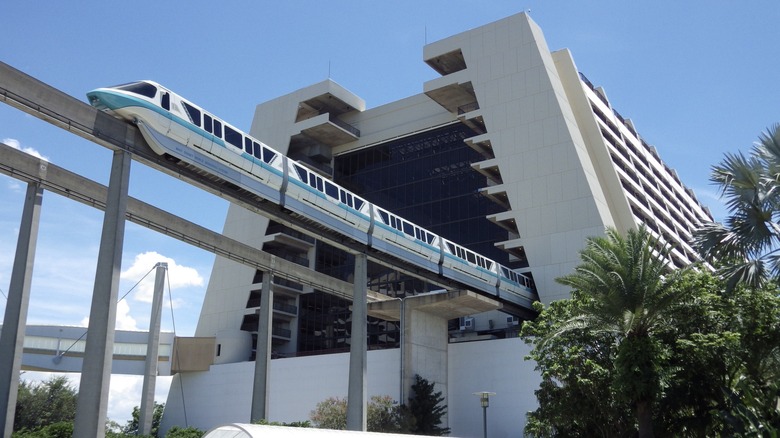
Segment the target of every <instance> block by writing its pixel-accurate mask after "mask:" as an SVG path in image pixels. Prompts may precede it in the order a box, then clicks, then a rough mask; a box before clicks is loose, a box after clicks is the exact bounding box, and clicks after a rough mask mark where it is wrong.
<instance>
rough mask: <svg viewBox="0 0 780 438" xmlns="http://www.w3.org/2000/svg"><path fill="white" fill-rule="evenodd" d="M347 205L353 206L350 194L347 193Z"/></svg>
mask: <svg viewBox="0 0 780 438" xmlns="http://www.w3.org/2000/svg"><path fill="white" fill-rule="evenodd" d="M347 205H349V206H350V207H353V206H354V205H355V204H354V203H353V198H352V193H347Z"/></svg>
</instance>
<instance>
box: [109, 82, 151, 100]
mask: <svg viewBox="0 0 780 438" xmlns="http://www.w3.org/2000/svg"><path fill="white" fill-rule="evenodd" d="M112 88H116V89H117V90H125V91H129V92H131V93H135V94H140V95H141V96H146V97H148V98H150V99H151V98H153V97H154V96H155V95H156V94H157V87H155V86H154V85H152V84H149V83H147V82H133V83H132V84H124V85H117V86H116V87H112Z"/></svg>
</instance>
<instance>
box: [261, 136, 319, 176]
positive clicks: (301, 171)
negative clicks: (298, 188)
mask: <svg viewBox="0 0 780 438" xmlns="http://www.w3.org/2000/svg"><path fill="white" fill-rule="evenodd" d="M255 144H257V143H255ZM255 151H257V149H255ZM293 169H295V171H296V172H297V173H298V179H299V180H301V181H303V182H306V180H307V179H308V178H309V172H308V171H307V170H306V169H304V168H303V167H301V166H299V165H297V164H295V163H293Z"/></svg>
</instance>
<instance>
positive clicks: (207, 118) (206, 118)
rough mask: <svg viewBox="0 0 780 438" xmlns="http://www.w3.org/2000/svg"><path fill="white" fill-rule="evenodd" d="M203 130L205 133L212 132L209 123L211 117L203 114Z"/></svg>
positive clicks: (212, 128)
mask: <svg viewBox="0 0 780 438" xmlns="http://www.w3.org/2000/svg"><path fill="white" fill-rule="evenodd" d="M203 129H205V130H206V132H209V133H211V132H212V131H213V130H214V127H213V126H212V123H211V116H210V115H208V114H203Z"/></svg>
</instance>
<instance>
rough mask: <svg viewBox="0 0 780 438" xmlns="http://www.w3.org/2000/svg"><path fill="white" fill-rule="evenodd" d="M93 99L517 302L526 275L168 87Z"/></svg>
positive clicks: (219, 166)
mask: <svg viewBox="0 0 780 438" xmlns="http://www.w3.org/2000/svg"><path fill="white" fill-rule="evenodd" d="M87 98H88V99H89V102H90V104H91V105H92V106H94V107H95V108H97V109H99V110H102V111H105V112H107V113H109V114H111V115H113V116H115V117H118V118H121V119H124V120H127V121H129V122H132V123H135V124H136V125H137V126H138V128H139V130H140V131H141V134H142V135H143V136H144V138H145V139H146V141H147V143H149V146H150V147H151V148H152V149H153V150H154V151H155V152H156V153H158V154H160V155H165V154H167V155H170V156H173V157H175V158H177V159H180V160H184V161H185V162H187V163H189V164H192V165H195V166H197V167H199V168H201V169H202V170H204V171H206V172H209V173H211V174H213V175H215V176H218V177H219V178H221V179H223V180H225V181H228V182H230V183H232V184H235V185H237V186H239V187H241V188H243V189H245V190H249V191H251V192H253V193H255V194H257V195H259V196H261V197H262V198H264V199H266V200H268V201H271V202H274V203H277V204H279V205H280V206H281V207H283V208H285V209H286V210H289V211H291V212H293V213H295V214H299V215H303V216H305V217H308V218H310V219H315V220H318V221H320V222H321V223H322V224H324V225H326V226H327V227H329V228H330V229H332V230H335V231H337V232H338V233H340V234H342V235H344V236H347V237H349V238H352V239H354V240H356V241H359V242H361V243H363V244H365V245H367V246H369V247H370V248H372V249H374V250H377V251H383V252H385V253H387V254H391V255H393V256H395V257H398V258H400V259H402V260H407V261H411V262H413V263H414V264H415V265H417V266H420V267H422V268H424V269H427V270H429V271H432V272H434V273H438V274H439V275H442V276H445V277H447V278H452V279H454V280H457V281H459V282H461V283H463V284H465V285H468V286H471V287H474V288H476V289H478V290H481V291H485V292H493V293H495V294H496V295H498V296H501V297H502V298H504V299H507V300H509V301H514V302H517V303H518V304H523V305H530V302H531V301H533V300H534V294H533V293H532V292H531V282H530V279H529V278H528V277H526V276H524V275H522V274H518V273H516V272H514V271H512V270H511V269H509V268H507V267H505V266H502V265H500V264H499V263H496V262H495V261H493V260H491V259H488V258H486V257H483V256H481V255H479V254H477V253H475V252H474V251H471V250H469V249H466V248H464V247H462V246H460V245H458V244H456V243H454V242H452V241H449V240H447V239H445V238H442V237H440V236H438V235H436V234H434V233H432V232H430V231H428V230H426V229H425V228H423V227H420V226H418V225H416V224H414V223H412V222H409V221H407V220H406V219H404V218H402V217H399V216H397V215H395V214H393V213H391V212H389V211H387V210H385V209H383V208H381V207H379V206H377V205H374V204H372V203H370V202H368V201H366V200H365V199H363V198H361V197H360V196H358V195H355V194H354V193H351V192H350V191H348V190H346V189H344V188H343V187H340V186H339V185H338V184H335V183H334V182H332V181H330V180H328V179H327V178H324V177H323V176H321V175H320V174H318V173H316V172H314V171H313V170H311V169H309V168H307V167H304V166H303V165H302V164H300V163H298V162H296V161H293V160H291V159H289V158H287V157H286V156H285V155H284V154H282V153H280V152H278V151H276V150H274V149H272V148H271V147H269V146H267V145H265V144H263V143H262V142H260V141H258V140H257V139H255V138H252V137H251V136H249V135H247V134H245V133H243V132H241V131H240V130H238V129H236V128H234V127H233V126H231V125H229V124H228V123H226V122H224V121H223V120H220V119H219V118H217V117H215V116H214V115H212V114H211V113H209V112H207V111H205V110H203V109H202V108H200V107H198V106H197V105H195V104H193V103H191V102H189V101H187V100H185V99H183V98H182V97H181V96H179V95H177V94H175V93H173V92H171V91H170V90H168V89H167V88H165V87H163V86H161V85H159V84H157V83H155V82H152V81H139V82H133V83H128V84H123V85H117V86H114V87H107V88H98V89H96V90H93V91H90V92H89V93H87Z"/></svg>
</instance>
